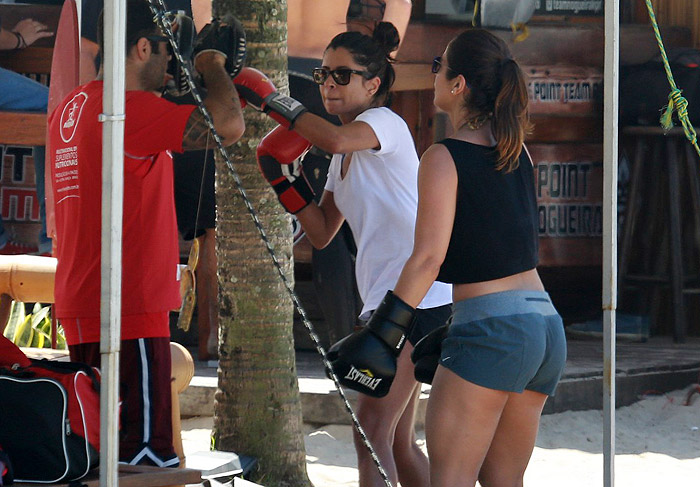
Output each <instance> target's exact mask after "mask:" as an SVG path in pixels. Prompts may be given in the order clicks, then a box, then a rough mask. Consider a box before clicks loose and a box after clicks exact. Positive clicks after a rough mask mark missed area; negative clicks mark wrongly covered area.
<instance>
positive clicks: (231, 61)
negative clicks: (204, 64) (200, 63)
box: [194, 15, 246, 78]
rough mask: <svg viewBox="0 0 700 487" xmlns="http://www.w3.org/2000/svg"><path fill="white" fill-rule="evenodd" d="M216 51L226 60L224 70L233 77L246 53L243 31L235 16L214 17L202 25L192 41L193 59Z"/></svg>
mask: <svg viewBox="0 0 700 487" xmlns="http://www.w3.org/2000/svg"><path fill="white" fill-rule="evenodd" d="M212 51H213V52H217V53H219V54H221V55H222V56H224V59H225V60H226V63H225V67H226V72H227V73H228V74H229V75H230V76H231V78H235V77H236V76H238V73H239V72H240V71H241V68H242V67H243V63H244V62H245V54H246V42H245V31H244V30H243V26H242V25H241V23H240V22H239V21H238V19H236V18H235V17H233V16H232V15H231V16H227V17H226V18H225V19H214V20H212V21H211V23H209V24H207V25H205V26H204V28H203V29H202V30H201V31H200V32H199V34H198V35H197V38H196V39H195V42H194V59H195V62H196V61H197V59H198V58H199V57H200V56H202V55H204V54H206V53H208V52H212Z"/></svg>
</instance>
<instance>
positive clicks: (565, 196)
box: [528, 144, 603, 266]
mask: <svg viewBox="0 0 700 487" xmlns="http://www.w3.org/2000/svg"><path fill="white" fill-rule="evenodd" d="M528 149H529V150H530V153H531V154H532V158H533V161H534V163H535V190H536V193H535V194H536V196H537V213H538V217H539V219H538V232H539V236H540V263H541V265H556V266H564V265H574V266H575V265H600V262H599V256H600V246H601V236H602V234H603V149H602V146H601V145H600V144H533V145H530V146H528Z"/></svg>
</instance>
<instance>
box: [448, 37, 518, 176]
mask: <svg viewBox="0 0 700 487" xmlns="http://www.w3.org/2000/svg"><path fill="white" fill-rule="evenodd" d="M447 62H448V65H449V67H450V69H449V70H448V72H447V73H446V75H445V76H447V78H448V79H452V78H455V77H456V76H457V75H458V74H461V75H462V76H464V79H465V80H466V82H467V84H468V86H469V91H468V96H466V97H465V99H464V108H465V110H466V112H467V114H468V116H469V119H468V120H467V121H466V122H467V124H468V125H469V123H474V125H475V127H476V126H481V123H483V121H485V120H488V119H490V120H491V130H492V131H493V135H494V137H495V139H496V152H497V153H498V157H497V160H496V169H497V170H499V171H505V172H511V171H513V170H515V169H516V168H517V167H518V164H519V157H520V152H521V151H522V148H523V142H524V141H525V134H526V133H528V132H529V130H530V120H529V114H528V95H527V84H526V82H525V74H524V73H523V71H522V70H521V69H520V66H519V65H518V63H517V62H516V61H515V60H514V59H513V58H512V56H511V53H510V50H509V49H508V46H507V45H506V43H505V42H503V40H502V39H500V38H499V37H496V36H495V35H493V34H492V33H490V32H489V31H487V30H485V29H480V28H474V29H468V30H466V31H464V32H462V33H461V34H459V35H458V36H457V37H455V38H454V39H453V40H452V41H451V42H450V44H449V47H448V48H447Z"/></svg>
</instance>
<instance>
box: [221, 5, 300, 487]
mask: <svg viewBox="0 0 700 487" xmlns="http://www.w3.org/2000/svg"><path fill="white" fill-rule="evenodd" d="M213 9H214V15H218V16H222V15H224V14H226V13H232V14H233V15H235V16H236V17H237V18H238V19H239V20H240V21H241V22H242V23H243V25H244V27H245V30H246V37H247V45H248V53H247V61H246V64H247V65H248V66H252V67H255V68H256V69H259V70H260V71H262V72H264V73H266V74H267V75H268V76H269V77H270V79H271V80H272V82H273V83H275V85H276V86H277V88H278V89H279V90H280V91H285V92H288V83H287V46H286V41H287V24H286V21H287V10H286V2H285V1H278V0H214V5H213ZM245 117H246V132H245V134H244V136H243V138H241V140H240V141H238V142H237V143H236V144H234V145H233V146H232V147H231V148H230V149H229V154H230V155H231V159H232V161H233V164H234V167H235V170H236V172H237V173H238V175H239V176H240V180H241V183H242V186H243V187H244V188H245V190H246V192H247V195H248V198H249V199H250V201H251V202H252V204H253V207H254V208H255V211H256V212H257V213H258V216H259V219H260V221H261V223H262V225H263V227H264V229H265V231H266V232H267V235H268V238H269V241H270V243H271V245H272V247H273V248H274V251H275V253H276V254H277V257H278V259H279V261H280V264H281V266H282V269H283V271H284V275H285V276H286V278H287V279H288V280H289V281H290V283H291V285H293V262H292V237H291V226H290V219H289V216H288V215H287V214H286V213H285V212H284V210H283V209H282V207H281V206H280V205H279V203H278V202H277V197H276V195H275V193H274V191H272V189H271V188H270V187H269V185H268V184H267V182H266V181H265V180H264V179H263V177H262V176H261V175H260V173H259V171H258V167H257V163H256V160H255V149H256V148H257V146H258V143H259V142H260V139H261V138H262V137H263V136H264V135H265V134H266V133H267V132H269V131H270V130H271V129H272V128H274V127H275V126H276V124H275V122H273V121H271V120H270V119H268V118H267V117H266V116H265V115H262V114H259V113H256V112H254V111H253V110H251V109H250V108H247V109H246V110H245ZM216 164H217V166H216V198H217V257H218V261H219V269H218V278H219V303H220V312H219V330H220V331H219V370H218V376H219V388H218V390H217V393H216V402H215V406H214V429H213V432H212V441H213V445H214V447H215V449H217V450H224V451H234V452H236V453H238V454H244V455H250V456H253V457H256V458H257V459H258V463H259V468H258V470H257V471H256V472H255V473H254V474H253V475H252V476H250V477H249V478H250V480H252V481H254V482H255V481H257V482H260V483H262V484H264V485H265V486H268V487H273V486H307V485H310V482H309V479H308V476H307V473H306V454H305V450H304V438H303V432H302V415H301V400H300V396H299V386H298V382H297V375H296V365H295V356H294V341H293V336H292V322H293V321H292V319H293V306H292V301H291V299H290V297H289V295H288V293H287V291H286V288H285V286H284V284H283V282H282V280H281V279H280V276H279V273H278V271H277V269H276V268H275V266H274V265H273V261H272V258H271V256H270V254H269V253H268V251H267V249H266V247H265V245H264V243H263V241H262V240H261V238H260V234H259V232H258V230H257V228H256V226H255V224H254V222H253V220H252V219H251V217H250V214H249V212H248V210H247V207H246V205H245V202H244V200H243V198H242V196H241V194H240V193H239V192H238V191H237V189H236V183H235V181H234V178H233V175H232V174H231V171H230V170H229V168H228V167H227V166H226V165H225V163H224V162H223V161H222V158H221V157H217V163H216Z"/></svg>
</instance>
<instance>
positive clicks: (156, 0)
mask: <svg viewBox="0 0 700 487" xmlns="http://www.w3.org/2000/svg"><path fill="white" fill-rule="evenodd" d="M148 3H149V7H150V8H151V12H152V13H153V17H154V20H155V22H156V23H157V24H158V26H159V27H160V28H161V29H162V30H163V32H164V33H165V35H166V36H167V37H168V39H169V40H170V45H171V47H172V49H173V55H174V56H175V57H176V58H177V59H178V61H179V62H180V65H181V66H182V67H183V68H184V71H185V76H186V78H187V83H188V85H189V86H190V90H191V92H192V96H193V97H194V99H195V102H196V103H197V107H198V108H199V111H200V112H201V113H202V116H203V117H204V120H205V121H206V123H207V125H208V126H209V130H210V131H211V134H212V137H213V139H214V142H215V144H216V148H217V149H218V151H219V154H221V157H222V158H223V159H224V161H225V162H226V166H227V167H228V169H229V171H230V172H231V176H232V177H233V181H234V183H235V184H236V189H238V192H239V193H240V195H241V197H242V198H243V201H244V203H245V206H246V209H247V210H248V213H249V214H250V217H251V218H252V219H253V223H254V224H255V227H256V228H257V230H258V233H259V234H260V238H261V240H262V241H263V243H264V244H265V248H266V249H267V252H268V254H270V257H271V258H272V263H273V265H274V267H275V269H276V270H277V273H278V275H279V277H280V279H281V280H282V283H283V284H284V287H285V288H286V290H287V293H288V294H289V296H290V297H291V299H292V302H293V303H294V306H295V307H296V309H297V311H298V312H299V315H300V316H301V319H302V321H303V323H304V326H305V327H306V329H307V331H308V332H309V336H310V337H311V339H312V340H313V342H314V345H315V346H316V351H317V352H318V353H319V355H321V360H322V361H323V365H324V367H325V368H326V372H328V375H329V376H330V377H331V378H332V380H333V383H334V384H335V387H336V388H337V390H338V394H339V395H340V397H341V399H342V400H343V405H344V406H345V409H346V410H347V411H348V413H350V418H351V419H352V424H353V426H354V427H355V429H356V430H357V433H358V434H359V436H360V438H361V440H362V443H363V444H364V445H365V447H366V448H367V450H368V451H369V454H370V456H371V458H372V461H373V462H374V464H375V465H376V467H377V470H378V471H379V475H380V476H381V477H382V480H383V481H384V483H385V484H386V486H387V487H393V486H392V484H391V481H390V480H389V476H388V475H387V473H386V470H384V468H383V467H382V464H381V462H380V461H379V457H378V456H377V452H376V451H375V449H374V448H373V447H372V444H371V443H370V442H369V438H367V434H366V433H365V431H364V428H362V425H360V421H359V419H357V415H356V414H355V411H354V410H353V408H352V406H351V405H350V401H349V400H348V398H347V396H346V394H345V391H344V389H343V388H342V386H341V385H340V381H339V380H338V376H337V375H336V374H335V372H334V371H333V367H332V366H331V363H330V362H329V361H328V357H327V355H326V351H325V349H324V348H323V345H321V339H320V338H319V337H318V335H317V334H316V331H315V329H314V327H313V325H312V324H311V321H309V318H308V317H307V315H306V311H304V308H303V307H302V306H301V301H300V300H299V297H298V296H297V294H296V293H295V292H294V287H293V285H292V283H291V282H290V281H289V279H287V276H285V274H284V270H283V269H282V265H281V264H280V262H279V259H278V258H277V254H276V253H275V251H274V249H273V248H272V244H271V243H270V240H269V239H268V237H267V232H266V231H265V229H264V228H263V226H262V223H261V222H260V219H259V218H258V214H257V212H256V211H255V209H254V208H253V204H252V203H251V201H250V198H248V194H247V192H246V190H245V188H244V187H243V183H242V181H241V178H240V176H239V175H238V171H236V168H235V167H234V166H233V162H232V161H231V158H230V157H229V155H228V152H227V151H226V148H225V147H224V145H223V142H222V140H221V137H220V136H219V134H218V132H217V131H216V128H215V127H214V121H213V120H212V118H211V115H210V114H209V111H208V110H207V108H206V107H205V106H204V101H203V100H202V97H201V95H200V93H199V88H198V87H197V85H196V84H195V82H194V78H193V76H192V73H190V71H189V69H188V68H187V66H186V64H185V62H184V59H183V57H182V53H181V52H180V48H179V46H178V45H177V43H176V42H175V35H174V34H173V31H172V29H171V28H170V23H169V22H168V21H166V19H164V17H163V12H165V11H166V8H165V4H164V3H163V0H149V2H148Z"/></svg>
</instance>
